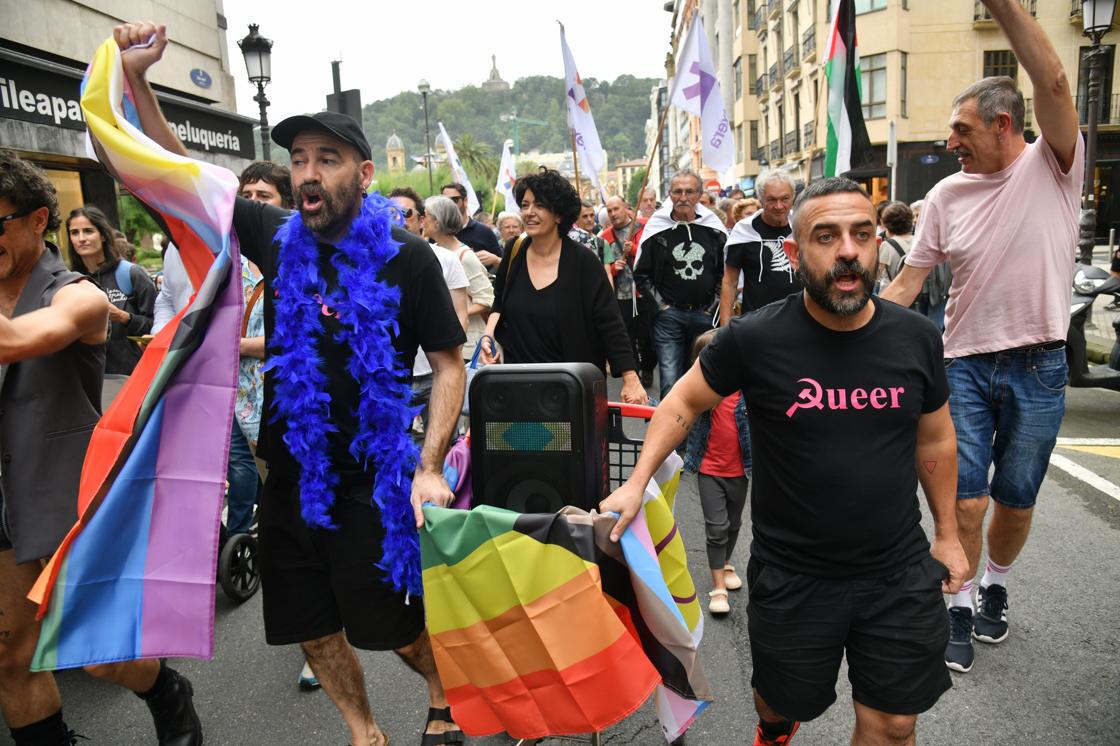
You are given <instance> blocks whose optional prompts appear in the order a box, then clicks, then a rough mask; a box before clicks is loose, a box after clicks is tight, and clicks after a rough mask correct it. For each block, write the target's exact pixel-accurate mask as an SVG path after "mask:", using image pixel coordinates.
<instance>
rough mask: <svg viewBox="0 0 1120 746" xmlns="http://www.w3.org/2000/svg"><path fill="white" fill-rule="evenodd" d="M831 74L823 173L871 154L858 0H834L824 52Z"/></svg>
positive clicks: (859, 162)
mask: <svg viewBox="0 0 1120 746" xmlns="http://www.w3.org/2000/svg"><path fill="white" fill-rule="evenodd" d="M824 71H825V76H826V77H827V78H828V140H827V142H826V146H825V148H826V149H825V156H824V175H825V176H826V177H827V176H840V175H841V174H844V173H847V172H848V171H851V170H852V167H853V165H854V166H861V165H864V164H865V163H866V162H867V161H868V159H869V158H870V156H871V139H870V138H869V137H868V136H867V125H866V124H865V123H864V121H863V103H862V99H861V98H860V72H859V51H858V50H857V49H856V6H855V0H832V30H831V32H830V33H829V35H828V48H827V52H826V53H825V64H824Z"/></svg>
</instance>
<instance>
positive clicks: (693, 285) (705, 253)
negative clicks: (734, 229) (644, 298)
mask: <svg viewBox="0 0 1120 746" xmlns="http://www.w3.org/2000/svg"><path fill="white" fill-rule="evenodd" d="M672 209H673V206H672V203H671V202H666V203H665V204H664V205H662V207H661V209H660V210H658V211H657V212H655V213H654V214H653V215H652V216H651V217H650V219H649V222H648V223H646V227H645V229H644V230H643V231H642V238H641V243H640V244H639V246H638V258H637V261H636V262H635V266H634V284H635V285H637V287H638V292H639V293H641V294H643V295H645V294H647V293H649V294H652V296H653V297H654V298H656V299H657V303H658V306H659V307H660V308H665V307H667V306H673V307H676V308H681V309H684V310H689V311H695V310H707V309H708V308H710V307H711V306H712V305H713V303H714V302H716V301H717V300H718V298H719V288H720V283H721V282H722V281H723V244H724V242H725V241H726V240H727V229H726V228H724V227H723V224H722V223H720V221H719V218H717V217H716V216H715V214H714V213H712V211H711V210H708V209H707V208H706V207H704V206H703V205H697V206H696V220H694V221H692V222H691V223H680V222H677V221H675V220H673V219H672V217H671V216H670V213H671V212H672Z"/></svg>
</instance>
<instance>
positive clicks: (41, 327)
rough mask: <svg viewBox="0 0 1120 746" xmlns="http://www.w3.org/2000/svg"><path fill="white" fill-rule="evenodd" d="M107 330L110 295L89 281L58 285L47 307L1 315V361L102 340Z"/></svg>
mask: <svg viewBox="0 0 1120 746" xmlns="http://www.w3.org/2000/svg"><path fill="white" fill-rule="evenodd" d="M108 330H109V299H108V298H106V297H105V293H103V292H101V290H100V289H98V288H97V287H96V286H95V285H94V284H93V283H91V282H85V281H80V282H75V283H73V284H70V285H67V286H66V287H64V288H62V289H60V290H59V291H58V292H57V293H55V294H54V299H53V300H52V301H51V304H50V305H49V306H47V307H46V308H40V309H39V310H38V311H32V312H31V313H26V314H23V315H22V316H17V317H16V318H14V319H9V318H7V317H4V316H0V364H3V365H7V364H9V363H16V362H19V361H20V360H27V359H29V358H33V357H40V356H42V355H50V354H51V353H53V352H58V351H59V350H61V349H63V348H64V347H67V346H69V345H71V344H73V343H74V342H84V343H85V344H101V343H103V342H104V341H105V338H106V336H107V335H108Z"/></svg>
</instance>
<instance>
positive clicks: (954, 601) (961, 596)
mask: <svg viewBox="0 0 1120 746" xmlns="http://www.w3.org/2000/svg"><path fill="white" fill-rule="evenodd" d="M949 606H959V607H961V608H964V609H971V610H972V611H975V610H976V609H975V607H974V606H973V605H972V581H971V580H966V581H965V582H964V583H963V584H962V585H961V589H960V590H959V591H957V592H956V593H954V594H953V595H952V596H950V597H949Z"/></svg>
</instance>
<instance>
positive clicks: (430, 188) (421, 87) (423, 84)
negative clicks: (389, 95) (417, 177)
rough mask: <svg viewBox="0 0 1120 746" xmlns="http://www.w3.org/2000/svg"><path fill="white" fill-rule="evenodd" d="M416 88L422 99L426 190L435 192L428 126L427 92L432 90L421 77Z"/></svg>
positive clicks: (429, 129)
mask: <svg viewBox="0 0 1120 746" xmlns="http://www.w3.org/2000/svg"><path fill="white" fill-rule="evenodd" d="M416 90H418V91H420V97H421V98H422V99H424V142H426V143H427V144H428V152H427V153H426V154H425V155H424V161H425V162H426V163H427V164H428V191H429V192H430V193H431V194H435V192H436V185H435V182H434V181H433V180H432V130H431V128H430V127H429V126H428V94H429V93H431V92H432V87H431V86H430V85H428V81H426V80H424V79H423V78H421V79H420V82H419V83H417V84H416Z"/></svg>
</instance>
